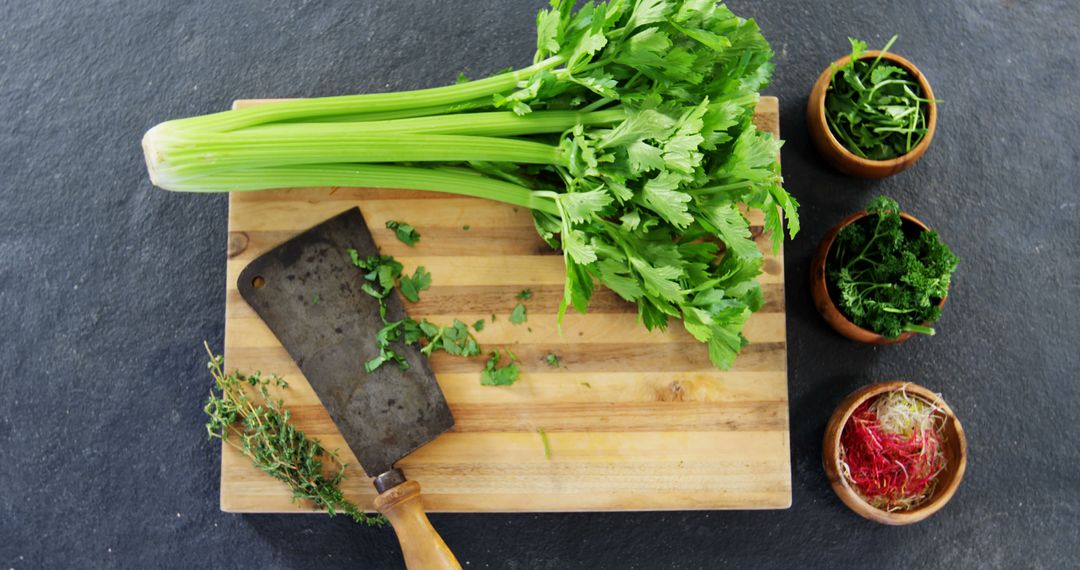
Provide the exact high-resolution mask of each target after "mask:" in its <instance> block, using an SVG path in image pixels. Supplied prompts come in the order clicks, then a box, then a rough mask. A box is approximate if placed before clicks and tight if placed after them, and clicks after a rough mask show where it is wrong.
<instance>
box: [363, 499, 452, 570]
mask: <svg viewBox="0 0 1080 570" xmlns="http://www.w3.org/2000/svg"><path fill="white" fill-rule="evenodd" d="M375 508H376V509H378V510H379V512H380V513H382V514H384V515H386V518H388V519H390V524H392V525H394V532H396V533H397V537H398V542H400V543H401V552H402V553H403V554H404V555H405V566H406V567H407V568H408V569H409V570H461V564H458V561H457V558H454V553H453V552H450V548H449V547H448V546H446V543H445V542H443V539H442V537H441V536H439V533H438V532H436V531H435V528H434V527H432V526H431V521H429V520H428V518H427V513H425V512H424V503H423V502H422V501H421V500H420V484H419V483H417V482H416V481H405V482H404V483H402V484H400V485H397V486H396V487H391V488H389V489H387V490H386V491H384V492H383V493H382V494H380V495H379V496H377V497H375Z"/></svg>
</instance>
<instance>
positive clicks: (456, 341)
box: [420, 319, 480, 356]
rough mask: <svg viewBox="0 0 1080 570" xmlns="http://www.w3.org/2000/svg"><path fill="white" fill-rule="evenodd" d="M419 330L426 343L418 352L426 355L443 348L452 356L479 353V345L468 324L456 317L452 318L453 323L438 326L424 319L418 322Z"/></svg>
mask: <svg viewBox="0 0 1080 570" xmlns="http://www.w3.org/2000/svg"><path fill="white" fill-rule="evenodd" d="M420 330H421V331H422V332H423V334H424V336H425V337H426V338H427V344H425V345H424V347H423V348H421V349H420V352H422V353H424V354H425V355H427V356H431V353H432V352H433V351H435V350H444V351H446V352H447V353H448V354H452V355H454V356H476V355H478V354H480V345H479V344H477V342H476V338H475V337H473V335H472V333H470V332H469V326H468V325H466V324H465V323H463V322H461V321H459V320H458V319H454V323H453V324H452V325H450V326H448V327H439V326H436V325H433V324H431V323H429V322H428V321H427V320H424V321H421V322H420Z"/></svg>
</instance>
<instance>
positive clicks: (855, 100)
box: [825, 36, 938, 160]
mask: <svg viewBox="0 0 1080 570" xmlns="http://www.w3.org/2000/svg"><path fill="white" fill-rule="evenodd" d="M848 41H849V42H850V43H851V60H850V61H849V62H848V63H846V64H845V65H843V66H841V67H838V68H836V71H835V72H834V74H833V77H832V82H831V83H830V84H829V91H828V93H827V95H826V97H825V118H826V120H827V122H828V124H829V129H830V130H832V132H833V134H834V135H835V136H836V138H837V139H839V140H840V142H841V143H842V144H843V145H844V146H845V147H846V148H847V149H848V150H850V151H851V152H853V153H855V154H856V155H858V156H861V157H863V158H868V159H871V160H888V159H890V158H896V157H898V156H901V155H904V154H907V153H909V152H911V150H912V149H913V148H915V146H916V145H918V144H919V141H921V140H922V139H923V137H924V136H926V131H927V128H928V125H927V117H926V115H927V113H928V112H929V103H930V100H929V99H926V98H925V94H924V93H923V92H922V88H921V87H920V86H919V82H918V81H916V80H915V78H914V77H912V75H911V73H909V72H908V71H907V70H906V69H903V68H900V67H897V66H895V65H889V64H888V63H887V60H884V61H883V60H882V58H881V56H880V55H879V56H877V57H875V58H873V59H870V57H864V54H865V53H866V42H863V41H860V40H857V39H855V38H848ZM895 41H896V36H893V37H892V39H890V40H889V42H888V43H887V44H885V47H884V48H883V49H882V50H881V51H882V53H884V52H887V51H889V48H890V47H892V45H893V42H895ZM935 102H938V101H935Z"/></svg>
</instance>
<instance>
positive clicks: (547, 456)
mask: <svg viewBox="0 0 1080 570" xmlns="http://www.w3.org/2000/svg"><path fill="white" fill-rule="evenodd" d="M536 433H538V434H540V442H541V443H543V444H544V458H545V459H547V460H548V461H551V443H550V442H549V441H548V436H547V432H546V431H544V428H542V427H538V428H536Z"/></svg>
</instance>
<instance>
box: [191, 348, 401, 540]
mask: <svg viewBox="0 0 1080 570" xmlns="http://www.w3.org/2000/svg"><path fill="white" fill-rule="evenodd" d="M204 346H205V347H206V352H207V354H209V355H210V362H208V363H207V367H208V368H209V369H210V375H211V376H213V377H214V386H213V387H212V388H211V389H210V397H209V399H207V401H206V405H205V406H204V407H203V411H204V412H205V413H206V415H207V417H208V418H209V421H207V422H206V431H207V433H208V434H209V435H210V437H211V438H216V439H220V440H221V441H223V442H225V443H227V444H229V445H231V446H233V447H235V448H236V449H237V450H239V451H240V453H242V454H244V456H245V457H247V458H248V459H250V460H251V463H252V464H253V465H255V467H258V468H259V469H260V470H262V471H263V472H264V473H266V474H267V475H270V476H271V477H273V478H275V479H277V480H278V481H281V482H283V483H285V484H286V485H288V486H289V488H290V489H292V492H293V500H294V501H298V502H299V501H302V500H306V501H311V502H312V503H314V504H315V506H317V507H321V508H324V509H326V512H327V514H329V515H331V516H333V515H335V514H338V513H342V514H344V515H346V516H348V517H350V518H352V519H353V520H355V521H356V522H359V523H363V524H367V525H375V526H382V525H383V524H385V523H386V519H384V518H383V517H382V516H381V515H372V514H368V513H365V512H364V511H361V510H360V508H359V507H357V506H356V505H355V504H354V503H352V502H351V501H349V500H348V499H346V498H345V494H344V493H342V491H341V480H342V479H344V477H345V464H344V463H342V461H341V459H340V458H339V457H338V455H337V454H336V453H334V452H333V451H330V450H328V449H325V448H323V446H322V444H321V443H319V440H317V439H310V438H308V437H307V436H306V435H304V432H302V431H300V430H298V429H296V427H295V426H293V424H292V423H291V421H290V413H289V410H288V409H286V408H285V405H284V403H283V402H282V401H281V400H275V399H273V398H271V397H270V391H269V386H271V385H273V386H275V387H277V388H280V389H285V388H287V387H288V384H287V383H286V382H285V380H283V379H281V378H280V377H279V376H272V377H270V378H264V377H262V375H260V374H259V373H258V372H256V373H255V374H252V375H250V376H244V375H243V374H241V373H240V372H233V373H232V374H226V373H225V371H224V364H223V363H224V358H222V357H221V356H220V355H214V353H213V352H212V351H211V350H210V345H209V344H206V343H204Z"/></svg>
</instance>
